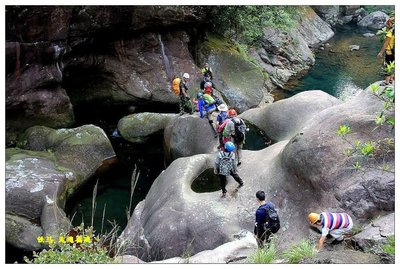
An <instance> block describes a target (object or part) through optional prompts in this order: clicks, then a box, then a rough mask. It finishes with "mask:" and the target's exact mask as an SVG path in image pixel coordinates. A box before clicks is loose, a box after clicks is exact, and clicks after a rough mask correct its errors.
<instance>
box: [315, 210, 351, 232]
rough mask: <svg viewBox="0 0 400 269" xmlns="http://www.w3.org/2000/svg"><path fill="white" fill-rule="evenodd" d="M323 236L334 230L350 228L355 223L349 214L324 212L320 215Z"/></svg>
mask: <svg viewBox="0 0 400 269" xmlns="http://www.w3.org/2000/svg"><path fill="white" fill-rule="evenodd" d="M320 218H321V225H322V228H321V232H322V235H327V234H328V233H329V232H330V231H332V230H337V229H344V228H347V227H349V225H350V224H351V223H353V221H352V220H351V217H350V216H349V215H348V214H347V213H330V212H324V213H321V214H320Z"/></svg>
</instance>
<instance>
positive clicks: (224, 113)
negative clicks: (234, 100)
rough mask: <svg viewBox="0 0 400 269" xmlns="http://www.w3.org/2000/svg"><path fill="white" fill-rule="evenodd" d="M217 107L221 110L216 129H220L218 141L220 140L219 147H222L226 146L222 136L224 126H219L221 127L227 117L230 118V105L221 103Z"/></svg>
mask: <svg viewBox="0 0 400 269" xmlns="http://www.w3.org/2000/svg"><path fill="white" fill-rule="evenodd" d="M217 109H218V111H219V114H218V115H217V123H216V124H217V126H216V129H217V131H218V141H219V145H218V147H217V148H218V149H222V148H223V147H224V145H223V143H222V138H223V135H222V131H223V128H219V127H220V126H221V125H222V124H223V122H224V121H225V120H226V119H228V107H227V105H225V104H220V105H219V106H218V107H217Z"/></svg>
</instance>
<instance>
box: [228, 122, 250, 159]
mask: <svg viewBox="0 0 400 269" xmlns="http://www.w3.org/2000/svg"><path fill="white" fill-rule="evenodd" d="M231 121H232V122H233V124H234V128H235V132H234V133H233V134H232V138H233V142H234V143H235V146H236V155H237V161H238V166H239V165H241V163H242V162H241V161H240V160H241V156H242V148H243V144H244V143H245V139H246V132H247V131H248V129H247V127H246V124H245V123H244V121H243V120H242V119H241V118H239V117H237V116H235V117H233V118H232V120H231Z"/></svg>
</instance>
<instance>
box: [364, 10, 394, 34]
mask: <svg viewBox="0 0 400 269" xmlns="http://www.w3.org/2000/svg"><path fill="white" fill-rule="evenodd" d="M388 18H389V16H388V15H387V14H385V13H383V12H382V11H375V12H372V13H371V14H368V15H367V16H365V17H364V18H362V19H361V20H360V21H359V22H358V23H357V25H358V26H361V27H368V28H370V29H372V30H379V29H381V28H383V27H385V25H386V21H387V19H388Z"/></svg>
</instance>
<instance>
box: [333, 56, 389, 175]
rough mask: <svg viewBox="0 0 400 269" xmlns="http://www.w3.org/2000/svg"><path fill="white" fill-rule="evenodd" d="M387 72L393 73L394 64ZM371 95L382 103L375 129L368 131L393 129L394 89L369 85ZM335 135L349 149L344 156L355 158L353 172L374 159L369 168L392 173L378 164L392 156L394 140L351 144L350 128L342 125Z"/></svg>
mask: <svg viewBox="0 0 400 269" xmlns="http://www.w3.org/2000/svg"><path fill="white" fill-rule="evenodd" d="M386 71H387V72H394V63H391V64H390V65H388V66H387V70H386ZM371 91H372V93H373V94H374V95H375V96H376V97H378V98H379V99H381V100H382V101H383V102H384V105H383V108H382V110H381V112H380V113H379V114H378V115H377V116H376V118H375V123H376V127H375V128H372V129H371V130H370V132H371V134H372V133H373V132H374V131H375V130H376V129H377V128H379V127H381V126H384V125H386V126H390V127H391V128H392V129H394V126H395V117H394V110H395V99H394V98H395V97H394V87H393V86H391V85H387V86H379V85H378V84H372V85H371ZM336 134H337V135H338V136H340V137H341V138H342V139H343V140H345V141H346V142H347V143H348V144H349V145H351V147H350V148H347V149H346V150H345V152H344V154H345V155H346V156H347V157H355V158H356V161H355V162H354V163H353V168H354V169H355V170H362V168H363V166H364V164H365V163H366V162H367V160H368V159H370V160H371V159H374V158H376V161H377V165H376V166H375V167H374V166H370V168H371V167H372V168H378V169H380V170H382V171H384V172H390V173H394V171H393V168H392V167H390V166H389V165H388V164H386V163H384V162H383V163H379V160H383V161H384V160H385V159H386V157H387V156H389V155H392V154H394V147H395V144H394V138H393V137H385V138H383V139H379V140H371V141H368V142H362V141H360V140H358V139H356V140H354V142H351V141H350V139H348V136H349V135H356V134H353V133H352V130H351V128H350V126H348V125H347V124H342V125H340V126H339V127H338V130H337V131H336Z"/></svg>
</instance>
